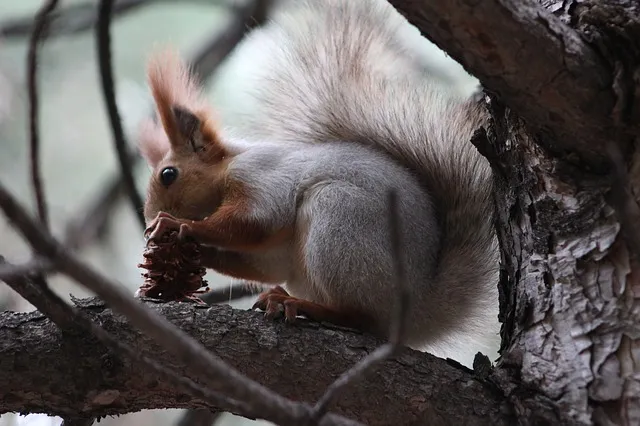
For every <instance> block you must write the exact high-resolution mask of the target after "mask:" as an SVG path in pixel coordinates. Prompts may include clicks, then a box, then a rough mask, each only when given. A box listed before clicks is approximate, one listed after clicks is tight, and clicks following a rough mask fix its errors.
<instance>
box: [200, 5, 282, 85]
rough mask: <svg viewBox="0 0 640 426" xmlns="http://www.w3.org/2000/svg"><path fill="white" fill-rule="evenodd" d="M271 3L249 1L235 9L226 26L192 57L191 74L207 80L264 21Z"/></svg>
mask: <svg viewBox="0 0 640 426" xmlns="http://www.w3.org/2000/svg"><path fill="white" fill-rule="evenodd" d="M273 1H274V0H251V1H248V2H247V4H246V5H244V6H242V7H237V8H235V9H234V11H235V13H234V14H233V16H232V17H231V19H230V20H229V23H228V24H227V26H226V27H225V28H224V29H223V30H222V31H219V32H216V33H215V34H214V35H213V36H212V37H211V39H210V40H209V41H208V42H206V43H205V44H204V46H202V48H201V49H200V50H198V51H197V52H196V54H195V55H194V60H193V63H192V70H193V73H194V74H195V75H197V76H199V77H200V79H202V80H203V81H204V80H206V79H208V78H209V77H210V76H211V75H212V74H213V73H214V72H215V70H216V69H217V68H218V67H219V66H220V64H221V63H222V62H223V61H224V60H225V58H226V57H227V56H228V55H229V54H230V53H231V52H233V50H234V49H235V47H236V46H237V45H238V43H240V42H241V41H242V39H243V38H244V37H245V35H246V34H247V33H248V32H250V31H251V30H252V29H254V28H256V27H258V26H260V25H262V24H263V23H264V22H265V21H266V19H267V16H268V14H269V10H270V6H271V3H272V2H273Z"/></svg>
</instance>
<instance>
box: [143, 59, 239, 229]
mask: <svg viewBox="0 0 640 426" xmlns="http://www.w3.org/2000/svg"><path fill="white" fill-rule="evenodd" d="M147 77H148V82H149V86H150V88H151V92H152V94H153V98H154V100H155V106H156V113H157V118H158V121H159V123H154V122H153V121H151V120H149V121H146V122H144V123H143V124H142V126H141V127H140V131H139V146H140V152H141V153H142V155H143V157H144V158H145V159H146V161H147V164H148V165H149V166H150V167H151V168H153V174H152V176H151V179H150V182H149V187H148V192H147V200H146V203H145V211H144V214H145V218H146V220H147V223H149V222H150V221H152V220H153V219H154V218H155V216H156V215H157V213H158V212H160V211H164V212H167V213H169V214H171V215H173V216H175V217H177V218H183V219H191V220H202V219H203V218H205V217H206V216H209V215H211V214H212V213H213V212H214V211H215V210H216V209H217V208H218V207H219V206H220V203H221V201H222V200H221V196H222V192H223V191H222V189H223V186H224V185H225V176H224V170H225V169H226V162H227V160H226V159H227V153H226V152H225V149H224V147H223V146H222V144H221V142H220V139H219V137H218V134H217V132H216V130H215V125H214V123H213V119H212V117H213V112H212V111H211V108H210V107H209V106H208V105H207V103H206V102H205V101H203V99H202V95H201V92H200V88H199V87H198V86H197V84H196V83H195V81H194V80H193V78H192V77H191V76H190V74H189V71H188V69H187V67H186V66H185V65H184V63H183V62H182V61H181V60H180V59H179V56H178V55H177V53H176V52H174V51H173V50H165V51H160V52H157V53H155V54H154V55H153V56H152V57H151V59H150V60H149V63H148V67H147ZM167 167H173V168H175V169H176V170H177V176H176V178H175V179H174V180H172V181H171V183H170V184H166V181H165V182H163V180H162V178H161V176H162V172H163V170H165V168H167Z"/></svg>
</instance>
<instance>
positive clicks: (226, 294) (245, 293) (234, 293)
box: [0, 274, 256, 305]
mask: <svg viewBox="0 0 640 426" xmlns="http://www.w3.org/2000/svg"><path fill="white" fill-rule="evenodd" d="M0 277H2V275H1V274H0ZM255 294H256V291H255V290H254V289H252V288H251V286H250V285H248V284H230V285H228V286H224V287H220V288H216V289H214V290H211V291H208V292H206V293H204V294H202V295H200V296H199V297H200V299H202V300H203V301H204V302H206V303H208V304H209V305H213V304H216V303H229V302H231V301H232V300H238V299H243V298H245V297H250V296H253V295H255Z"/></svg>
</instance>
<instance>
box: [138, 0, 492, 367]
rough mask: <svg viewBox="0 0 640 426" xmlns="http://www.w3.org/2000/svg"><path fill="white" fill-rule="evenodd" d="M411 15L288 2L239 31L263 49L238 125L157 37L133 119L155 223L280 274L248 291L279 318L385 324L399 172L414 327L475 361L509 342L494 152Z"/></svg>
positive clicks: (209, 257) (378, 327) (246, 271)
mask: <svg viewBox="0 0 640 426" xmlns="http://www.w3.org/2000/svg"><path fill="white" fill-rule="evenodd" d="M408 25H409V24H408V23H407V22H406V20H404V18H402V17H401V15H400V14H399V13H398V12H397V11H396V10H395V9H393V8H392V7H391V6H390V5H389V4H388V3H387V2H386V1H384V0H368V1H363V0H361V1H352V0H325V1H323V2H318V1H313V0H312V1H306V0H305V1H300V2H293V4H292V5H291V6H290V7H288V8H286V9H284V10H283V11H280V12H277V13H276V14H275V15H274V16H273V18H272V20H271V22H270V23H269V24H267V25H266V26H264V27H263V28H261V29H259V30H257V31H256V32H254V33H252V34H250V35H249V36H247V40H246V41H245V42H244V43H246V44H251V43H253V44H254V45H256V44H259V45H260V46H261V49H263V51H262V53H261V57H260V58H256V61H257V64H258V67H256V68H255V69H254V70H253V71H252V72H251V76H252V78H251V81H250V82H249V83H248V85H247V87H245V90H244V92H242V93H239V96H244V99H250V100H251V103H252V107H251V111H250V113H249V114H246V115H244V116H242V120H241V122H242V125H240V126H237V127H236V128H225V127H222V126H220V125H219V124H218V123H217V118H216V115H215V112H214V110H213V108H212V107H211V106H210V105H209V104H208V102H206V101H205V100H204V96H203V95H202V89H201V88H200V87H199V86H198V84H197V83H196V81H195V79H194V77H193V76H192V75H191V74H190V72H189V69H188V67H187V66H186V65H185V64H184V63H183V62H182V61H181V60H180V58H179V55H178V54H177V53H176V52H175V51H172V50H164V51H160V52H158V53H155V54H154V55H153V56H152V57H151V59H150V60H149V62H148V68H147V76H148V83H149V86H150V88H151V92H152V95H153V98H154V102H155V107H156V112H157V116H158V120H157V121H158V123H156V122H153V121H147V122H145V123H144V124H143V126H142V127H141V129H140V134H139V146H140V151H141V153H142V155H143V157H144V158H145V159H146V161H147V163H148V165H149V166H150V168H151V169H152V170H153V173H152V175H151V178H150V182H149V186H148V190H147V198H146V202H145V212H144V213H145V218H146V220H147V224H148V228H147V231H146V235H147V237H148V238H155V237H157V236H159V235H161V234H162V233H163V232H166V231H167V230H169V229H178V230H180V235H181V236H191V237H193V238H194V239H196V240H197V241H199V242H200V243H201V244H202V245H203V258H202V259H203V265H204V266H206V267H207V268H211V269H214V270H216V271H217V272H219V273H221V274H224V275H229V276H233V277H236V278H240V279H244V280H248V281H254V282H259V283H263V284H265V285H271V286H272V288H271V289H270V290H267V291H265V292H264V293H262V294H261V295H260V296H259V298H258V301H257V302H256V305H255V307H258V308H261V309H263V310H266V315H267V316H269V317H274V316H276V315H277V314H278V313H279V311H280V308H283V310H284V315H285V317H286V318H287V319H289V320H293V319H294V318H295V317H296V315H304V316H307V317H309V318H311V319H316V320H322V321H329V322H333V323H336V324H339V325H346V326H349V327H356V328H361V329H364V330H367V331H372V332H373V333H375V334H377V335H380V336H387V333H388V327H389V324H390V321H391V312H392V310H393V303H394V301H395V299H396V297H395V296H394V294H395V292H396V291H397V290H396V288H395V286H394V280H393V258H392V253H391V245H390V240H389V227H388V217H387V215H388V213H387V212H388V209H387V193H388V190H389V189H393V190H394V191H395V192H396V194H397V200H398V202H397V209H398V212H399V219H400V220H399V226H400V235H401V239H402V242H403V256H404V258H405V260H404V265H403V266H404V268H405V270H406V273H405V275H406V279H407V285H408V287H409V292H410V300H411V301H410V306H409V310H408V312H407V313H406V315H407V318H408V321H407V323H408V324H409V325H408V329H407V330H406V336H405V337H406V339H405V341H403V343H404V344H406V345H408V346H410V347H413V348H415V349H419V350H427V351H429V352H431V353H432V354H434V355H436V356H441V357H450V358H453V359H456V360H458V361H459V362H461V363H463V364H466V365H470V363H471V362H472V360H473V356H474V354H475V353H476V352H478V351H481V352H483V353H485V354H486V353H495V350H496V349H497V345H498V343H499V340H498V331H499V324H498V318H497V313H498V312H497V303H498V294H497V281H498V270H499V268H498V267H499V264H498V248H497V241H496V236H495V231H494V228H493V202H492V175H491V168H490V166H489V164H488V162H487V160H486V159H485V158H484V157H482V156H481V155H480V154H479V153H478V152H477V150H476V148H475V147H474V146H473V145H472V144H471V142H470V139H471V136H472V134H473V132H474V131H475V130H476V129H478V128H480V127H481V126H482V125H485V124H486V122H487V113H486V111H485V110H484V109H483V107H482V105H481V104H480V102H478V100H477V99H476V98H475V97H473V96H471V97H463V96H460V95H454V94H451V93H447V91H446V90H445V89H443V88H442V87H440V86H438V85H436V84H432V83H431V81H430V79H429V75H428V73H427V72H426V71H425V68H424V66H423V65H422V63H421V62H420V61H419V60H418V59H416V55H415V54H413V53H412V51H411V50H410V49H409V48H408V47H407V45H406V43H405V42H403V40H402V37H403V35H402V33H403V32H406V26H408ZM261 61H262V62H263V63H261ZM283 286H284V288H283ZM285 288H286V290H285Z"/></svg>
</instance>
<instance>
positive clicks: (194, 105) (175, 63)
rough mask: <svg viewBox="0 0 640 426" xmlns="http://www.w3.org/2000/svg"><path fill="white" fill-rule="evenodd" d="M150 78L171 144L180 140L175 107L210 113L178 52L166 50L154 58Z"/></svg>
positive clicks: (150, 61)
mask: <svg viewBox="0 0 640 426" xmlns="http://www.w3.org/2000/svg"><path fill="white" fill-rule="evenodd" d="M147 78H148V82H149V86H150V88H151V93H152V94H153V98H154V100H155V103H156V107H157V110H158V115H159V118H160V120H161V121H162V125H163V126H164V128H165V130H166V132H167V136H168V137H169V140H170V141H174V140H177V139H179V133H178V132H179V129H178V128H177V126H176V123H175V121H174V113H173V107H174V106H175V105H180V106H181V107H182V108H183V109H185V110H189V111H192V112H193V113H194V114H197V115H203V114H204V115H208V114H210V113H211V111H210V108H209V106H208V104H207V102H205V100H204V97H203V95H202V91H201V89H200V87H199V85H198V83H197V82H196V80H195V78H194V77H193V76H192V75H191V73H190V71H189V68H188V67H187V65H186V64H185V63H184V61H183V60H182V59H181V58H180V55H179V54H178V52H177V51H176V50H175V49H172V48H166V49H163V50H158V51H156V52H154V53H153V54H152V55H151V57H150V58H149V61H148V63H147Z"/></svg>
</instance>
